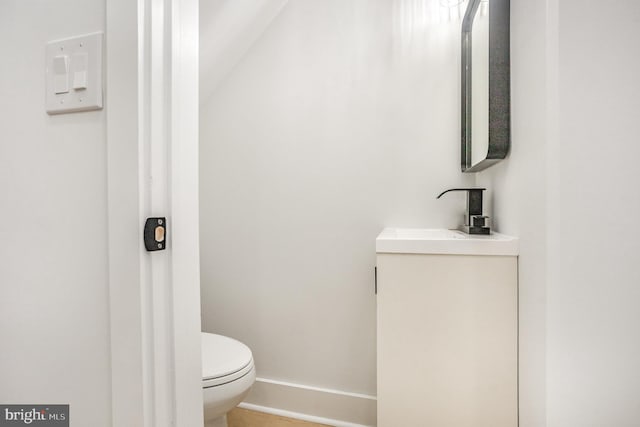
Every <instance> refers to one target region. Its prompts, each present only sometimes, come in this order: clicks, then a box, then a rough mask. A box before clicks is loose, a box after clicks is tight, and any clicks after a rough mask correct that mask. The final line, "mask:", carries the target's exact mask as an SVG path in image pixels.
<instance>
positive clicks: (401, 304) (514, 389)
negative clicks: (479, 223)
mask: <svg viewBox="0 0 640 427" xmlns="http://www.w3.org/2000/svg"><path fill="white" fill-rule="evenodd" d="M376 245H377V311H378V313H377V323H378V325H377V327H378V329H377V331H378V332H377V340H378V343H377V346H378V348H377V357H378V362H377V375H378V427H517V424H518V402H517V396H518V380H517V378H518V376H517V373H518V370H517V350H518V313H517V307H518V286H517V283H518V282H517V281H518V261H517V260H518V258H517V250H518V242H517V239H515V238H511V237H508V236H503V235H497V234H495V235H491V236H482V237H475V236H468V235H465V234H463V233H460V232H457V231H451V230H399V229H385V230H384V231H383V233H381V235H380V236H379V237H378V239H377V241H376Z"/></svg>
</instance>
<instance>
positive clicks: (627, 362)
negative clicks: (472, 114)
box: [477, 0, 640, 427]
mask: <svg viewBox="0 0 640 427" xmlns="http://www.w3.org/2000/svg"><path fill="white" fill-rule="evenodd" d="M639 24H640V5H639V4H638V3H637V2H635V1H631V0H627V1H622V2H617V3H616V4H615V5H610V4H607V3H598V4H594V3H593V2H592V3H589V2H587V3H585V2H581V1H577V0H565V1H562V2H559V1H551V2H528V1H524V0H517V1H516V0H514V1H512V33H511V34H512V50H511V51H512V89H513V93H512V115H513V116H512V124H513V147H512V152H511V155H510V158H509V159H508V160H507V161H506V162H503V163H501V164H500V165H498V166H496V167H494V168H491V169H489V170H487V171H486V172H483V173H481V174H479V175H478V181H477V182H478V183H479V184H481V185H487V186H490V187H492V188H493V200H492V205H493V206H492V207H493V216H494V218H495V219H496V222H497V225H498V228H499V229H500V231H503V232H506V233H512V234H517V235H519V236H520V238H521V256H520V352H521V353H520V406H521V408H520V417H521V424H520V425H521V426H523V427H526V426H532V427H540V426H545V425H546V426H548V427H567V426H580V427H583V426H584V427H590V426H593V427H596V426H598V427H599V426H620V427H627V426H629V427H630V426H636V425H637V424H638V419H640V400H639V398H638V393H637V390H638V389H639V387H640V376H639V374H638V372H639V371H638V364H637V361H638V360H639V359H640V334H638V325H639V324H640V311H639V310H638V308H637V302H638V301H639V300H640V286H639V285H640V272H639V270H638V268H637V266H636V265H635V264H637V259H638V254H640V244H639V243H638V242H640V231H639V229H638V227H637V225H636V223H637V219H636V216H637V215H636V214H635V212H637V211H638V210H639V209H640V190H638V182H639V177H640V174H639V173H638V171H637V159H638V157H639V156H640V141H639V140H638V132H637V131H636V129H635V125H636V122H637V117H638V116H639V115H640V102H639V100H640V84H639V83H638V80H637V76H638V75H639V74H640V57H638V55H635V54H633V52H636V51H637V43H636V37H635V36H634V32H635V31H636V30H637V28H638V26H639Z"/></svg>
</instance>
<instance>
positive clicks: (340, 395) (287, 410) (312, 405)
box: [239, 378, 376, 427]
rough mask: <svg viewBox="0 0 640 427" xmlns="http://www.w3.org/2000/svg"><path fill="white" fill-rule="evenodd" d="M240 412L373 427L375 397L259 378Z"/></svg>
mask: <svg viewBox="0 0 640 427" xmlns="http://www.w3.org/2000/svg"><path fill="white" fill-rule="evenodd" d="M239 406H240V407H241V408H245V409H251V410H254V411H260V412H266V413H268V414H274V415H280V416H283V417H289V418H295V419H299V420H303V421H310V422H315V423H318V424H326V425H330V426H334V427H374V426H375V425H376V397H375V396H369V395H366V394H359V393H349V392H344V391H340V390H331V389H326V388H320V387H313V386H307V385H303V384H294V383H289V382H284V381H276V380H271V379H267V378H256V382H255V384H254V385H253V387H252V388H251V392H250V393H249V395H248V396H247V398H246V399H245V400H244V402H243V403H241V404H240V405H239Z"/></svg>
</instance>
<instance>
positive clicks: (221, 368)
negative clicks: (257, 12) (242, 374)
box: [202, 332, 253, 380]
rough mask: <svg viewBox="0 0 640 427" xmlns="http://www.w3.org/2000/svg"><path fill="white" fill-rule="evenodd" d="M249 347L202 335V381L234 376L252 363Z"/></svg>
mask: <svg viewBox="0 0 640 427" xmlns="http://www.w3.org/2000/svg"><path fill="white" fill-rule="evenodd" d="M252 361H253V357H252V355H251V350H250V349H249V347H247V346H246V345H244V344H243V343H241V342H240V341H237V340H234V339H233V338H229V337H225V336H223V335H216V334H209V333H206V332H203V333H202V379H203V380H209V379H214V378H220V377H224V376H227V375H231V374H234V373H236V372H238V371H240V370H242V369H243V368H245V367H246V366H247V365H249V364H250V363H252Z"/></svg>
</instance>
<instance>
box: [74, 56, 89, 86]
mask: <svg viewBox="0 0 640 427" xmlns="http://www.w3.org/2000/svg"><path fill="white" fill-rule="evenodd" d="M88 58H89V55H87V53H86V52H80V53H74V54H73V56H72V57H71V67H72V68H73V88H74V89H75V90H84V89H86V88H87V71H88V64H89V59H88Z"/></svg>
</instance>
